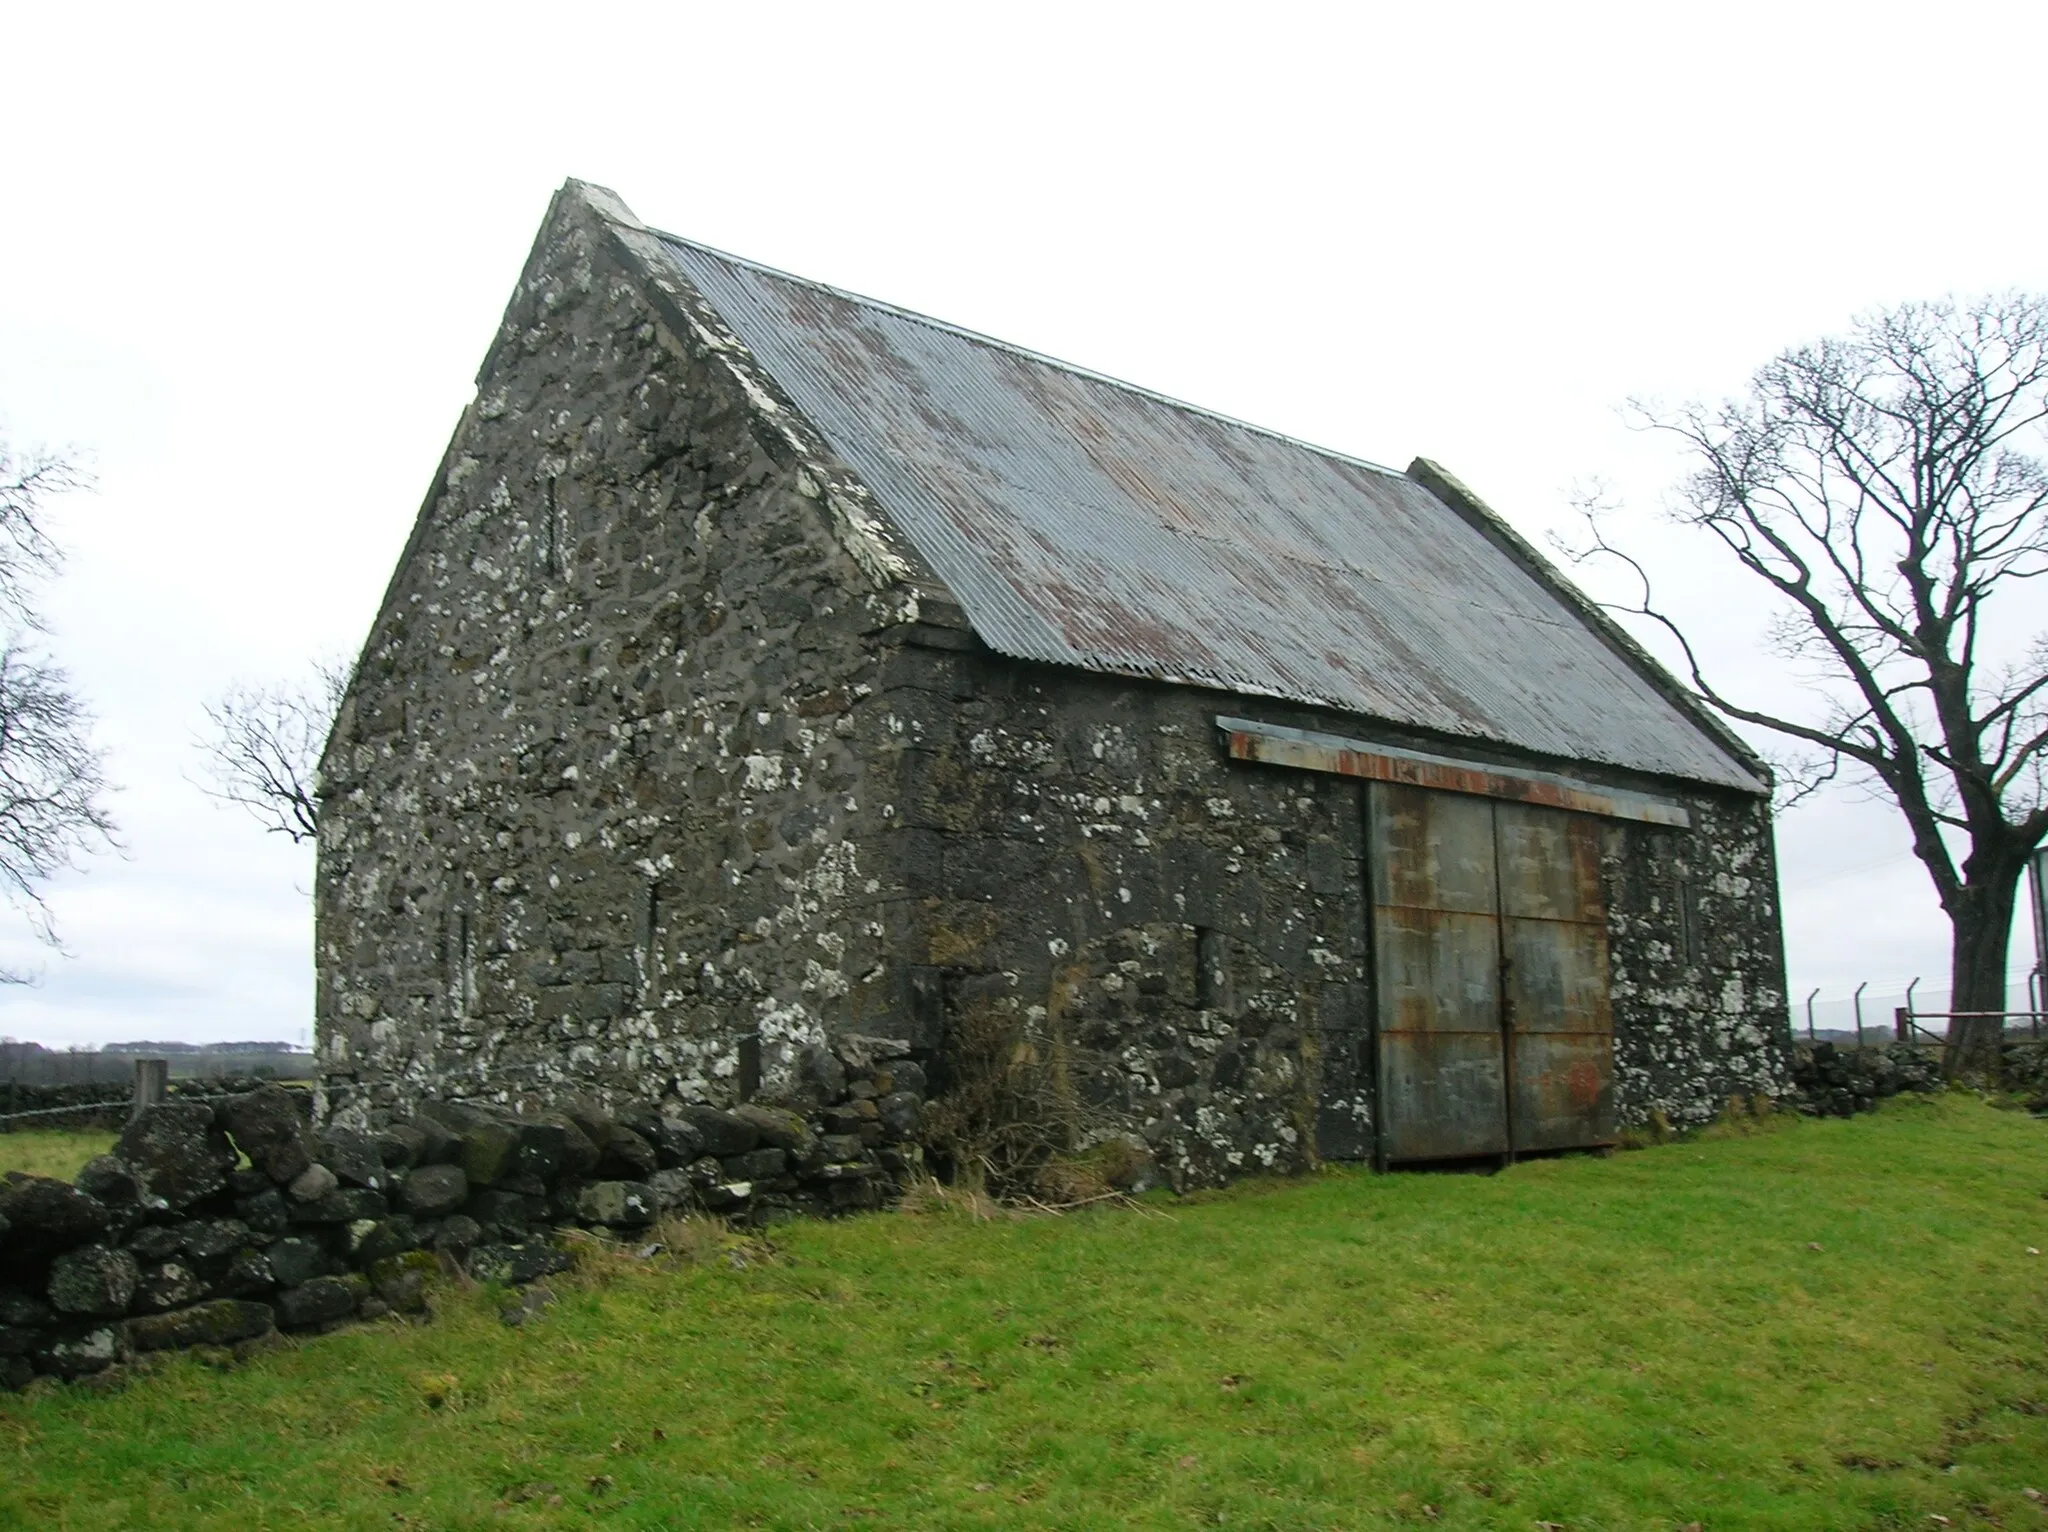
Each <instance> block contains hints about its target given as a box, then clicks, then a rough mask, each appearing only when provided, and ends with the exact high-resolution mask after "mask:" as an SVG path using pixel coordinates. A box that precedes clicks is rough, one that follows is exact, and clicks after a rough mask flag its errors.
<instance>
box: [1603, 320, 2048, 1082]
mask: <svg viewBox="0 0 2048 1532" xmlns="http://www.w3.org/2000/svg"><path fill="white" fill-rule="evenodd" d="M1637 409H1638V411H1639V413H1640V414H1641V416H1642V418H1643V420H1644V423H1645V424H1646V425H1647V426H1648V427H1650V428H1652V429H1655V430H1658V431H1663V432H1667V433H1669V434H1671V435H1673V436H1676V437H1677V438H1678V439H1679V440H1680V441H1682V442H1684V443H1685V445H1686V447H1687V448H1688V450H1689V455H1690V456H1691V458H1692V461H1693V464H1694V467H1693V471H1692V472H1691V473H1690V475H1689V476H1688V477H1687V478H1685V479H1684V480H1683V481H1682V483H1681V484H1680V485H1679V487H1678V490H1677V493H1676V497H1675V504H1674V514H1675V515H1676V517H1677V519H1678V520H1680V521H1681V522H1683V523H1686V524H1688V525H1691V526H1694V527H1698V528H1700V529H1702V530H1704V531H1706V532H1708V533H1711V534H1712V535H1713V536H1714V537H1716V538H1717V539H1719V541H1720V542H1721V544H1722V545H1723V546H1724V547H1725V548H1726V549H1727V550H1728V551H1729V552H1730V553H1732V554H1733V555H1734V557H1735V560H1736V562H1737V563H1738V564H1739V565H1740V567H1741V568H1743V569H1744V570H1746V571H1748V572H1749V573H1750V574H1751V575H1754V576H1755V577H1756V578H1757V580H1759V581H1760V582H1762V585H1763V586H1764V587H1765V588H1766V589H1767V591H1768V592H1769V594H1770V596H1771V598H1772V599H1773V601H1774V603H1775V605H1776V614H1775V617H1774V619H1773V622H1772V626H1771V628H1770V639H1771V643H1772V647H1773V649H1774V650H1775V652H1777V653H1778V654H1779V655H1780V656H1781V657H1783V658H1785V659H1786V660H1788V661H1790V662H1792V663H1793V664H1795V665H1796V666H1798V667H1799V673H1800V676H1801V679H1802V680H1804V681H1805V682H1807V683H1808V688H1809V690H1810V691H1811V692H1812V693H1813V694H1814V695H1815V699H1816V705H1815V706H1814V708H1813V709H1812V710H1811V711H1810V712H1802V713H1799V714H1796V715H1795V714H1789V713H1780V712H1774V711H1771V710H1770V709H1769V708H1767V707H1763V706H1757V705H1752V704H1749V703H1745V702H1742V701H1738V700H1736V699H1734V698H1732V697H1730V696H1729V695H1728V694H1727V693H1726V692H1724V691H1723V690H1721V689H1720V688H1718V687H1717V686H1715V685H1714V684H1713V683H1712V682H1711V681H1709V680H1708V678H1707V676H1706V675H1705V674H1704V673H1703V671H1702V667H1701V663H1700V660H1699V657H1698V655H1697V654H1696V653H1695V651H1694V649H1693V646H1692V645H1691V644H1690V643H1689V642H1688V641H1687V639H1686V635H1685V634H1684V632H1682V631H1681V630H1680V628H1679V625H1678V624H1677V623H1676V622H1674V621H1673V620H1672V619H1671V618H1670V617H1669V616H1667V615H1666V614H1665V613H1664V612H1663V611H1661V610H1659V609H1658V608H1657V605H1656V603H1655V601H1654V600H1653V598H1652V593H1651V589H1650V583H1649V580H1648V578H1647V577H1646V576H1645V575H1644V573H1643V569H1642V566H1641V565H1640V564H1639V563H1638V562H1637V561H1636V560H1635V559H1633V558H1631V557H1630V556H1629V555H1627V554H1626V553H1623V552H1622V551H1621V550H1619V549H1617V548H1616V547H1614V546H1613V545H1612V544H1611V543H1610V542H1609V541H1608V540H1607V538H1606V536H1605V534H1604V533H1603V531H1602V528H1601V525H1600V521H1599V518H1598V516H1597V515H1596V514H1595V513H1594V511H1593V510H1592V509H1590V508H1589V509H1588V520H1589V523H1590V525H1591V526H1592V529H1593V532H1592V537H1593V540H1592V545H1591V547H1590V548H1588V549H1586V550H1585V551H1584V553H1583V555H1582V556H1584V557H1593V556H1595V555H1607V556H1610V557H1613V558H1616V559H1619V560H1621V561H1622V562H1623V563H1625V564H1626V565H1627V566H1628V567H1629V568H1631V569H1633V570H1634V572H1635V574H1636V576H1637V577H1638V578H1639V579H1641V581H1642V590H1641V594H1640V597H1639V599H1638V600H1637V601H1636V602H1635V604H1634V605H1632V606H1622V607H1620V608H1619V609H1621V610H1626V611H1633V612H1635V613H1637V614H1639V615H1641V616H1643V617H1646V618H1649V619H1650V620H1652V621H1654V622H1656V623H1658V624H1661V625H1662V627H1663V628H1664V629H1665V630H1666V631H1667V632H1668V633H1669V634H1670V635H1671V636H1672V637H1673V638H1674V639H1676V640H1677V642H1678V645H1679V647H1680V649H1681V650H1682V652H1683V654H1684V659H1685V664H1686V666H1687V667H1688V668H1689V670H1690V673H1691V679H1692V683H1693V686H1694V687H1695V689H1696V690H1697V691H1698V693H1699V695H1700V696H1701V697H1702V698H1703V699H1704V700H1705V701H1706V702H1707V703H1709V704H1711V705H1712V706H1713V707H1715V708H1717V709H1719V710H1720V711H1721V712H1722V713H1724V714H1726V715H1727V716H1728V717H1730V718H1733V719H1737V720H1740V721H1741V722H1744V723H1749V724H1754V725H1757V726H1759V727H1761V728H1765V729H1769V730H1771V731H1773V732H1775V733H1776V734H1778V735H1780V736H1782V737H1784V738H1785V739H1787V740H1789V741H1792V742H1793V751H1794V756H1793V758H1792V760H1791V761H1790V763H1789V765H1790V772H1789V775H1790V779H1791V782H1792V785H1793V789H1794V791H1793V797H1794V798H1795V799H1796V798H1797V797H1798V796H1800V795H1802V794H1803V793H1804V792H1805V791H1810V790H1812V789H1813V788H1814V787H1816V786H1818V785H1819V784H1820V783H1822V782H1825V781H1828V780H1832V779H1834V778H1835V777H1837V776H1838V775H1843V774H1846V775H1848V776H1851V777H1856V778H1860V779H1862V780H1863V781H1864V782H1866V783H1868V784H1870V785H1872V786H1874V787H1875V788H1876V789H1877V790H1878V791H1879V792H1881V793H1882V794H1883V795H1884V796H1885V797H1887V798H1888V799H1889V800H1890V801H1891V802H1893V803H1895V804H1896V805H1897V806H1898V809H1899V811H1900V813H1901V814H1903V815H1904V816H1905V820H1906V824H1907V826H1908V828H1909V830H1910V831H1911V833H1912V839H1913V852H1914V854H1915V855H1916V856H1917V857H1918V858H1919V859H1920V861H1921V863H1922V864H1923V865H1924V866H1925V867H1926V869H1927V873H1928V876H1929V877H1930V878H1932V879H1933V882H1934V888H1935V892H1936V894H1937V895H1938V897H1939V898H1940V901H1941V907H1942V909H1943V911H1944V912H1945V913H1946V914H1947V916H1948V919H1949V923H1950V927H1951V934H1952V942H1951V963H1950V970H1951V981H1952V982H1951V991H1950V992H1951V996H1952V998H1951V1000H1950V1009H1951V1010H1953V1011H1957V1012H1998V1011H2002V1010H2003V1009H2004V1008H2005V998H2006V997H2005V978H2006V973H2005V964H2006V951H2007V947H2008V944H2009V942H2010V940H2011V936H2012V921H2013V911H2014V905H2015V902H2016V899H2017V895H2018V890H2019V883H2020V877H2021V874H2022V872H2023V870H2024V868H2025V866H2026V862H2027V858H2028V856H2029V855H2030V853H2031V852H2032V851H2033V850H2034V848H2035V847H2037V846H2039V845H2040V844H2041V842H2042V840H2043V838H2044V836H2048V634H2044V633H2042V632H2038V631H2037V632H2033V633H2031V634H2029V633H2027V632H2026V629H2027V628H2029V627H2031V626H2032V625H2033V623H2034V622H2035V621H2038V618H2039V614H2040V612H2041V610H2042V608H2041V605H2040V601H2041V598H2040V596H2039V595H2038V594H2036V592H2037V590H2038V588H2037V587H2034V586H2033V585H2032V584H2031V583H2030V582H2031V581H2032V580H2034V579H2035V578H2036V577H2038V576H2040V575H2042V574H2048V463H2044V461H2043V458H2042V456H2041V453H2042V449H2043V448H2044V446H2048V433H2044V429H2043V428H2044V423H2048V297H2042V296H2034V295H2022V294H2007V295H2003V296H1999V297H1992V298H1984V299H1979V300H1976V301H1973V302H1970V303H1966V304H1956V303H1953V302H1939V303H1914V304H1905V305H1902V306H1900V307H1898V308H1894V309H1890V310H1886V311H1882V312H1879V313H1876V314H1873V315H1871V316H1869V317H1867V318H1865V319H1863V320H1860V321H1858V322H1857V324H1856V326H1855V328H1854V330H1853V332H1852V333H1851V334H1849V335H1847V336H1845V337H1842V338H1839V339H1830V340H1823V341H1820V342H1817V343H1815V344H1813V345H1810V346H1804V347H1801V348H1799V349H1796V350H1793V351H1788V352H1786V353H1785V354H1784V355H1782V356H1780V357H1778V358H1777V359H1776V360H1775V361H1773V362H1771V363H1769V364H1768V365H1766V366H1765V367H1764V368H1763V369H1762V370H1761V371H1760V372H1758V373H1757V374H1756V376H1755V378H1754V379H1753V380H1752V381H1751V384H1750V389H1749V392H1748V394H1747V395H1746V396H1744V397H1742V398H1739V399H1735V400H1731V401H1729V402H1726V403H1724V404H1721V405H1718V406H1712V407H1709V406H1705V405H1701V404H1692V405H1688V406H1686V407H1684V408H1681V409H1679V410H1677V411H1675V412H1666V411H1660V410H1656V409H1652V408H1648V407H1645V406H1641V405H1638V406H1637ZM2001 650H2002V651H2003V652H2004V653H2005V654H2006V655H2008V656H2017V657H2016V658H2012V657H2009V658H2006V659H2004V660H2002V661H2001V660H1998V659H1997V658H1996V655H1997V654H1998V653H1999V652H2000V651H2001ZM1998 1028H1999V1022H1998V1021H1997V1019H1996V1018H1995V1017H1991V1016H1978V1017H1967V1016H1966V1017H1962V1018H1959V1019H1958V1020H1957V1021H1956V1022H1953V1023H1952V1024H1951V1029H1950V1047H1949V1049H1948V1054H1947V1065H1948V1070H1949V1072H1950V1074H1951V1075H1954V1074H1958V1073H1967V1074H1977V1073H1982V1072H1985V1071H1987V1070H1989V1069H1990V1068H1992V1067H1994V1066H1995V1065H1996V1063H1997V1047H1998V1035H1999V1034H1998Z"/></svg>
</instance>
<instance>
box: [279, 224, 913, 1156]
mask: <svg viewBox="0 0 2048 1532" xmlns="http://www.w3.org/2000/svg"><path fill="white" fill-rule="evenodd" d="M614 237H615V236H614V232H613V231H612V230H610V229H608V228H607V227H605V226H604V225H603V224H602V223H601V222H600V221H599V220H596V219H593V218H592V217H590V216H589V215H588V213H587V211H585V210H583V209H582V208H581V205H580V203H578V202H576V201H574V200H573V199H565V200H564V201H562V202H560V203H558V207H557V211H556V213H555V214H554V215H553V216H552V217H551V219H550V222H549V224H548V226H547V227H546V228H545V229H544V230H543V233H542V236H541V239H540V242H539V243H538V244H537V246H536V248H535V254H534V256H533V258H532V261H531V263H530V265H529V268H528V271H527V273H526V275H525V278H524V279H523V281H522V284H521V288H520V290H519V293H518V294H517V296H516V297H515V299H514V302H513V304H512V307H511V309H510V310H509V312H508V314H507V317H506V321H505V325H504V328H503V330H502V332H501V335H500V337H499V340H498V342H497V344H496V346H495V347H494V349H493V352H492V355H491V358H490V359H489V360H488V361H487V362H486V364H485V368H484V371H483V374H482V376H481V379H480V384H479V391H478V395H477V398H476V400H475V402H474V404H473V405H472V406H471V407H470V409H469V410H468V412H467V413H466V414H465V416H464V419H463V421H462V422H461V425H460V427H459V428H458V431H457V433H456V436H455V438H454V440H453V442H452V444H451V445H450V447H449V449H448V453H447V456H446V458H445V460H444V463H443V466H442V471H441V475H440V479H439V481H438V483H437V484H436V486H435V488H434V491H433V493H432V494H431V495H430V497H429V501H428V505H427V508H426V510H425V511H424V512H423V513H422V517H421V520H420V523H419V526H418V528H417V530H416V531H415V533H414V538H413V544H412V546H411V547H410V548H409V549H408V551H407V555H406V558H405V560H404V562H403V563H402V564H401V567H400V570H399V573H398V575H397V577H396V578H395V580H394V584H393V586H392V589H391V591H390V592H389V593H388V595H387V597H386V602H385V607H384V610H383V612H382V614H381V615H380V617H379V619H378V621H377V624H376V626H375V628H374V630H373V632H372V635H371V638H370V641H369V644H368V646H367V648H366V650H365V653H364V656H363V659H362V661H361V664H360V666H359V669H358V673H357V675H356V677H355V681H354V684H353V688H352V691H351V695H350V697H349V699H348V700H347V702H346V703H345V705H344V708H343V710H342V713H341V715H340V718H339V720H338V723H337V726H336V730H335V734H334V737H333V739H332V741H331V743H330V746H329V750H328V754H327V757H326V759H325V761H324V762H323V788H324V798H323V808H322V818H321V826H320V843H319V849H320V870H319V882H318V890H317V915H318V934H317V947H318V966H319V993H318V1010H319V1034H320V1050H321V1063H322V1068H323V1072H324V1075H325V1078H326V1080H327V1084H328V1087H329V1090H330V1093H331V1096H332V1100H333V1103H334V1109H335V1110H336V1111H338V1112H339V1113H340V1114H341V1116H342V1118H343V1120H359V1121H366V1120H369V1119H370V1118H372V1117H379V1118H381V1116H382V1114H385V1113H387V1112H389V1111H391V1110H394V1109H402V1108H404V1107H406V1106H407V1105H409V1104H410V1103H411V1102H414V1101H417V1100H419V1099H421V1098H423V1097H425V1096H428V1095H438V1096H444V1097H456V1098H467V1099H484V1100H493V1101H500V1102H514V1103H518V1102H527V1103H535V1104H538V1103H543V1102H559V1101H562V1100H566V1099H569V1098H572V1097H577V1096H587V1097H590V1098H593V1099H596V1100H600V1101H605V1102H610V1101H627V1100H644V1101H658V1100H662V1099H671V1100H683V1101H698V1102H719V1103H722V1102H729V1101H732V1100H735V1099H740V1098H743V1097H745V1096H747V1095H750V1094H752V1093H753V1092H754V1091H755V1090H756V1089H761V1090H764V1091H767V1092H769V1093H784V1094H787V1093H789V1092H790V1091H792V1090H796V1089H797V1088H798V1087H799V1086H800V1085H801V1083H802V1082H801V1076H802V1071H803V1061H804V1059H805V1057H806V1051H807V1050H809V1051H810V1053H811V1056H812V1057H813V1061H814V1062H817V1061H818V1056H817V1053H816V1050H817V1045H818V1044H819V1043H820V1042H821V1041H822V1037H823V1027H824V1023H825V1020H826V1019H827V1018H832V1019H835V1020H837V1021H841V1022H843V1021H844V1020H845V1011H846V1008H847V1006H848V1004H849V1003H850V1001H851V997H852V992H853V989H854V986H855V984H856V982H857V981H858V980H859V979H860V977H861V976H862V975H863V974H867V973H870V972H871V971H873V970H875V969H877V968H878V967H879V966H880V965H881V963H882V961H883V958H882V953H881V936H882V927H881V925H880V923H879V922H878V921H877V919H876V918H875V916H874V914H873V912H872V910H871V909H870V907H869V906H870V905H871V904H872V903H873V901H874V899H875V897H876V895H877V893H878V892H879V888H880V886H879V884H877V883H876V882H875V881H874V880H873V875H872V874H871V873H870V872H869V870H868V869H867V868H866V867H864V866H863V865H862V862H861V858H860V846H861V835H860V833H859V829H858V827H859V825H860V824H861V823H862V822H863V816H869V817H872V816H873V815H874V813H875V811H876V810H877V809H879V807H880V805H879V803H878V802H876V795H875V793H874V792H872V791H870V788H869V771H868V768H867V767H866V765H865V764H864V762H865V761H866V760H867V759H868V758H869V756H870V755H871V754H872V751H871V750H869V749H868V748H866V747H865V746H863V745H862V744H860V743H859V742H858V741H857V740H856V739H855V738H854V736H855V733H856V731H857V728H858V720H857V719H856V718H855V716H854V715H855V712H856V709H857V705H858V704H859V702H860V700H861V698H862V697H863V695H864V694H866V693H867V692H868V691H869V690H870V689H871V688H870V687H869V685H868V683H867V682H866V681H865V680H864V679H863V678H864V677H865V676H866V675H868V674H870V673H871V672H872V669H873V659H872V655H871V653H870V649H869V646H868V645H867V642H866V640H864V638H863V636H862V635H863V634H864V633H866V632H869V631H874V630H882V631H888V630H889V629H891V627H892V626H897V625H901V624H902V623H904V622H905V621H907V620H909V619H911V618H914V617H915V615H916V608H915V604H914V601H911V600H910V599H908V598H907V597H906V595H905V594H904V589H903V588H902V587H901V584H900V580H899V579H897V578H896V577H897V576H900V575H901V574H903V573H905V572H907V571H908V568H909V566H908V565H906V564H902V563H901V562H900V561H897V562H895V563H894V564H891V562H890V561H892V560H895V558H896V556H895V555H894V554H893V553H892V552H891V550H890V549H889V548H888V547H887V545H886V543H885V542H884V541H883V539H882V537H881V535H880V534H879V533H876V532H875V531H874V529H873V528H872V527H871V526H867V527H865V528H864V526H863V523H862V519H861V517H860V515H859V508H858V506H857V505H850V504H849V502H848V501H847V499H846V497H845V495H844V493H843V487H842V486H840V485H837V484H835V483H834V482H833V480H832V478H831V475H830V470H829V468H827V467H820V466H818V460H817V458H816V455H815V454H814V453H809V452H807V451H806V450H805V443H803V442H802V441H801V439H800V437H799V435H798V433H796V432H795V431H792V430H789V429H784V428H778V427H776V426H775V425H774V423H773V422H772V421H770V420H768V417H769V415H770V414H771V413H772V408H773V406H772V402H770V403H767V404H764V403H763V397H764V396H762V395H761V394H760V391H759V384H758V383H757V382H756V381H755V380H754V379H752V378H750V377H748V376H747V375H746V371H745V359H744V357H735V356H734V354H733V352H732V350H731V348H730V343H729V337H723V336H721V335H720V334H719V333H718V331H717V329H716V327H715V323H716V322H715V320H707V319H704V318H703V317H702V316H700V315H698V314H695V313H693V312H692V311H691V310H690V309H689V307H688V295H687V294H680V295H671V296H672V297H673V298H674V302H672V303H671V304H670V306H669V307H668V309H667V310H666V311H664V310H662V309H660V308H658V307H656V306H654V305H653V304H652V303H651V301H650V298H649V296H648V294H647V292H646V291H645V289H644V288H643V287H642V286H641V285H639V283H638V282H637V281H635V280H629V279H628V278H627V277H626V276H625V275H624V274H623V269H624V268H623V263H621V262H619V261H617V260H615V259H614V257H613V254H612V249H611V246H610V245H609V244H608V241H609V240H611V239H612V238H614ZM764 422H766V423H765V424H764ZM878 564H879V565H881V566H882V567H881V568H880V571H879V573H880V575H881V578H877V566H878ZM827 1073H829V1068H827Z"/></svg>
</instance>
